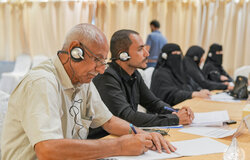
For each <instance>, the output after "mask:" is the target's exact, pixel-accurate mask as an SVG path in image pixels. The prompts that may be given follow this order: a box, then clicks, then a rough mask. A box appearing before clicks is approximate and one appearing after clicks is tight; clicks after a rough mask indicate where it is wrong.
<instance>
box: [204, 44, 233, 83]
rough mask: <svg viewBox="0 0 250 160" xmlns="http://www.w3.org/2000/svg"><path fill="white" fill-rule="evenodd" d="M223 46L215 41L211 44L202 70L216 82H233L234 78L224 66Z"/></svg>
mask: <svg viewBox="0 0 250 160" xmlns="http://www.w3.org/2000/svg"><path fill="white" fill-rule="evenodd" d="M222 59H223V54H222V46H221V45H219V44H217V43H214V44H212V45H211V46H210V48H209V51H208V54H207V59H206V62H205V64H204V67H203V69H202V71H203V72H204V74H205V76H206V78H208V79H209V80H212V81H216V82H233V79H232V78H231V77H230V76H229V74H228V73H227V72H226V71H225V70H224V68H223V67H222Z"/></svg>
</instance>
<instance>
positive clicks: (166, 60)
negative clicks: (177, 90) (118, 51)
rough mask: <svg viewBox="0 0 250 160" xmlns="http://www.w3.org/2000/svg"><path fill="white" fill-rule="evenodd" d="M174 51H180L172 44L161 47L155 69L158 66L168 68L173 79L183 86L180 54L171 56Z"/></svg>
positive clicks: (183, 79) (183, 78)
mask: <svg viewBox="0 0 250 160" xmlns="http://www.w3.org/2000/svg"><path fill="white" fill-rule="evenodd" d="M174 51H180V52H181V48H180V46H179V45H177V44H174V43H168V44H165V45H164V46H163V47H162V53H161V54H160V55H159V58H158V62H157V65H156V67H155V68H156V69H157V68H158V67H160V66H162V67H167V68H170V70H171V71H172V73H173V75H174V76H175V78H176V79H177V80H178V81H180V82H181V83H183V84H185V83H186V82H185V77H184V71H183V65H182V57H183V56H182V54H179V55H178V54H172V52H174Z"/></svg>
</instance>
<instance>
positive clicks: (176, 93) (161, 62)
mask: <svg viewBox="0 0 250 160" xmlns="http://www.w3.org/2000/svg"><path fill="white" fill-rule="evenodd" d="M182 57H183V56H182V53H181V49H180V47H179V45H177V44H173V43H168V44H166V45H164V46H163V48H162V53H161V54H160V55H159V58H158V62H157V65H156V67H155V70H154V72H153V75H152V81H151V88H150V89H151V90H152V92H153V93H154V94H155V95H156V96H157V97H158V98H160V99H162V100H163V101H165V102H167V103H169V104H170V105H175V104H177V103H180V102H182V101H184V100H186V99H190V98H192V97H202V98H208V97H209V94H210V93H209V91H208V90H201V87H200V86H199V85H198V84H197V83H195V82H194V81H193V80H192V79H191V78H190V77H188V76H187V75H185V73H184V70H183V64H182ZM200 90H201V91H200Z"/></svg>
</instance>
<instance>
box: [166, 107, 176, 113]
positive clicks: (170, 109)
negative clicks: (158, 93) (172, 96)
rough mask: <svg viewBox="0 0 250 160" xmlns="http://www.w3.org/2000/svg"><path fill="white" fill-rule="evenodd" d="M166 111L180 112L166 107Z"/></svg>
mask: <svg viewBox="0 0 250 160" xmlns="http://www.w3.org/2000/svg"><path fill="white" fill-rule="evenodd" d="M164 109H165V110H168V111H170V112H178V111H177V110H175V109H173V108H170V107H168V106H164Z"/></svg>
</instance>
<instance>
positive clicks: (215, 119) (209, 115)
mask: <svg viewBox="0 0 250 160" xmlns="http://www.w3.org/2000/svg"><path fill="white" fill-rule="evenodd" d="M227 120H229V116H228V112H227V111H226V110H224V111H214V112H203V113H194V120H193V122H192V124H191V125H190V126H222V125H223V122H224V121H227Z"/></svg>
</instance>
